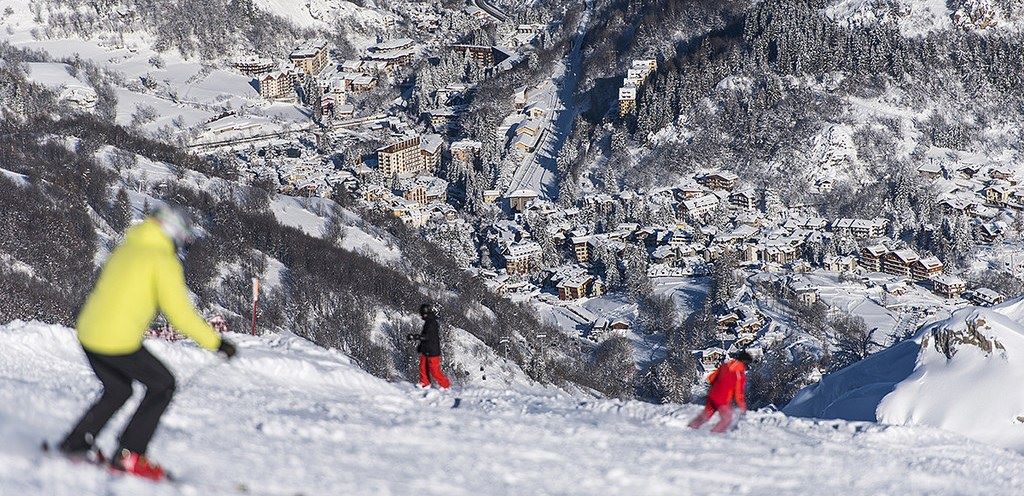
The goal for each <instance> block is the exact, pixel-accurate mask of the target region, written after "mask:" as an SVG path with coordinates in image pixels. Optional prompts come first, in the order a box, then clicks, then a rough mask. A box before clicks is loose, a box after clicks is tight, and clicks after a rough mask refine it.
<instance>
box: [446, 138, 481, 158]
mask: <svg viewBox="0 0 1024 496" xmlns="http://www.w3.org/2000/svg"><path fill="white" fill-rule="evenodd" d="M481 149H483V143H481V142H479V141H472V140H468V139H464V140H459V141H456V142H455V143H452V146H451V152H452V158H453V159H455V160H458V161H461V162H472V161H473V160H474V159H475V158H476V157H477V156H479V155H480V150H481Z"/></svg>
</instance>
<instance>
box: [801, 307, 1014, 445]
mask: <svg viewBox="0 0 1024 496" xmlns="http://www.w3.org/2000/svg"><path fill="white" fill-rule="evenodd" d="M1021 360H1024V298H1021V299H1017V300H1014V301H1011V302H1008V303H1004V304H1002V305H1000V306H998V307H994V308H991V309H988V308H979V307H968V308H964V309H961V310H958V311H956V312H954V313H953V315H952V316H951V317H950V318H948V319H946V320H944V321H941V322H936V323H934V324H931V325H929V326H926V327H924V328H922V329H921V330H920V331H919V332H918V334H917V335H916V336H915V337H914V338H913V339H912V340H908V341H905V342H902V343H900V344H898V345H896V346H894V347H892V348H890V349H887V350H885V351H883V352H881V353H878V354H876V355H874V356H872V357H870V358H868V359H867V360H864V361H862V362H859V363H856V364H854V365H853V366H850V367H848V368H846V369H844V370H841V371H839V372H837V373H835V374H832V375H830V376H828V377H826V378H825V379H824V380H822V381H821V383H819V384H817V385H814V386H811V387H809V388H807V389H805V390H804V391H802V392H801V393H800V394H799V395H798V396H797V397H796V398H795V399H794V400H793V401H792V402H791V403H790V404H789V405H788V406H787V407H786V408H785V410H784V411H785V412H786V413H789V414H791V415H799V416H808V417H820V418H840V419H848V420H868V421H874V420H876V419H877V420H878V421H879V422H881V423H884V424H897V425H926V426H931V427H939V428H943V429H947V430H950V431H955V432H959V433H962V434H965V435H967V436H970V437H973V438H976V439H978V440H981V441H984V442H987V443H991V444H995V445H998V446H1004V447H1007V448H1011V449H1015V450H1018V451H1020V450H1024V422H1022V420H1021V416H1024V397H1022V396H1021V395H1019V394H1016V393H1015V392H1014V391H1013V388H1015V387H1016V385H1018V384H1021V383H1024V368H1022V367H1021Z"/></svg>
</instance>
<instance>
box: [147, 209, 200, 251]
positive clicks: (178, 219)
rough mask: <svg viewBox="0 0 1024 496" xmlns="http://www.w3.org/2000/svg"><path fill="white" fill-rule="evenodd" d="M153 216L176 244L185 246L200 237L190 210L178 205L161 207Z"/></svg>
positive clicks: (181, 246) (178, 246)
mask: <svg viewBox="0 0 1024 496" xmlns="http://www.w3.org/2000/svg"><path fill="white" fill-rule="evenodd" d="M153 218H154V219H156V221H157V222H159V223H160V227H161V228H163V230H164V233H166V234H167V236H169V237H170V238H171V240H172V241H174V246H176V247H177V248H184V247H187V246H188V245H190V244H192V242H193V241H195V240H196V237H198V236H197V235H198V232H197V231H196V226H195V223H193V222H192V216H191V215H189V213H188V211H186V210H185V209H184V208H181V207H179V206H176V205H164V206H162V207H160V208H159V209H158V210H157V211H156V214H154V215H153Z"/></svg>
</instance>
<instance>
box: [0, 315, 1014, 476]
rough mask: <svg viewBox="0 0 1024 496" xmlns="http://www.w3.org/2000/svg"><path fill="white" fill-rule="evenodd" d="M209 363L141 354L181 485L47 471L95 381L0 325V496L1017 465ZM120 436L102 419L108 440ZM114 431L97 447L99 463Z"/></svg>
mask: <svg viewBox="0 0 1024 496" xmlns="http://www.w3.org/2000/svg"><path fill="white" fill-rule="evenodd" d="M232 338H233V339H235V340H236V341H237V342H239V345H240V350H241V351H240V354H239V357H238V358H237V359H236V360H235V361H233V362H230V363H223V362H220V361H219V359H217V358H215V357H214V356H212V355H210V354H209V353H207V352H205V351H202V350H200V349H198V348H197V347H195V346H193V345H191V344H190V343H187V342H178V343H167V342H154V341H150V342H148V346H150V347H151V349H152V350H153V351H154V353H155V354H157V355H158V356H160V357H161V358H162V359H164V360H165V361H166V362H167V363H168V364H169V366H170V367H171V368H172V369H173V370H174V371H175V373H176V374H177V375H178V379H179V387H178V393H177V397H176V399H175V402H174V403H173V404H172V406H171V408H170V410H169V411H168V414H167V415H166V416H165V418H164V423H163V426H162V427H161V430H160V431H159V432H158V434H157V437H156V438H155V440H154V443H153V445H152V447H151V455H152V456H153V457H154V458H155V459H156V460H158V461H160V462H162V463H164V464H165V465H166V466H168V467H170V468H172V469H174V470H175V471H176V472H177V474H178V475H179V477H180V478H181V479H183V481H184V482H182V483H181V484H180V485H153V484H150V483H148V482H144V481H140V480H134V479H128V478H123V477H115V476H110V475H107V474H106V473H105V472H102V471H99V470H97V469H95V468H92V467H88V466H79V465H73V464H69V463H67V462H64V461H62V460H59V459H55V458H47V457H44V456H41V455H40V454H39V453H38V452H37V446H38V444H39V442H40V441H41V440H42V439H44V438H46V439H56V438H59V436H60V435H62V434H63V431H64V429H66V428H67V427H68V426H69V424H70V423H71V422H73V421H74V419H75V417H76V416H77V415H78V414H79V413H80V412H81V410H82V409H83V408H84V407H85V406H86V404H87V403H88V402H89V401H90V400H91V399H92V398H93V396H94V394H95V392H96V390H97V389H98V384H97V383H96V382H95V381H94V380H93V379H92V377H91V373H90V372H89V370H88V368H87V367H86V365H85V363H84V359H83V357H82V356H81V353H80V351H79V349H78V347H77V345H76V344H75V341H74V336H73V334H72V332H71V331H70V330H68V329H65V328H61V327H57V326H49V325H44V324H37V323H29V324H24V323H17V322H16V323H12V324H9V325H6V326H0V350H2V354H0V356H2V357H3V359H2V360H0V438H2V439H3V440H4V442H3V443H0V494H5V495H7V494H10V495H27V494H47V495H75V496H78V495H83V494H105V495H138V494H155V495H163V494H166V495H170V494H202V495H212V494H230V493H233V492H235V491H236V488H237V484H238V483H244V484H245V485H246V486H247V487H248V489H249V493H250V494H267V495H275V494H298V493H301V494H306V495H311V494H445V495H457V494H488V495H493V494H773V495H784V494H844V495H849V494H871V495H877V494H896V493H898V494H986V495H994V494H1015V493H1016V492H1017V491H1018V490H1019V488H1020V487H1021V485H1022V484H1024V458H1022V457H1021V455H1019V454H1017V453H1014V452H1009V451H1004V450H1001V449H998V448H994V447H990V446H986V445H983V444H980V443H976V442H973V441H969V440H966V439H964V438H961V437H958V436H957V435H955V434H952V433H948V432H944V431H939V430H933V429H929V428H912V427H887V426H880V425H876V424H871V423H863V422H844V421H813V420H803V419H795V418H788V417H785V416H783V415H782V414H780V413H768V412H755V413H752V414H750V415H748V417H747V419H746V420H745V421H744V422H743V423H742V424H741V426H740V428H739V429H738V430H737V431H735V432H733V433H730V434H728V435H725V436H715V435H711V434H709V433H707V432H694V431H690V430H688V429H687V428H686V427H685V424H686V422H687V420H688V418H689V417H690V416H691V415H693V414H695V413H696V411H697V409H698V407H697V406H694V405H686V406H677V405H650V404H644V403H637V402H626V403H622V402H618V401H604V400H591V399H586V398H578V397H569V396H567V395H565V394H563V393H560V392H556V391H552V390H548V389H542V388H539V387H529V386H523V385H520V386H517V387H513V388H511V389H487V388H480V387H474V388H469V389H465V390H463V391H461V393H460V395H461V397H462V398H463V400H464V401H463V402H462V406H460V407H459V408H457V409H452V408H450V405H451V395H450V394H449V395H443V394H440V393H438V392H436V391H432V392H429V393H424V392H421V391H418V390H414V389H412V388H411V387H410V386H409V385H408V384H394V383H387V382H384V381H382V380H379V379H376V378H373V377H371V376H369V375H368V374H366V373H364V372H363V371H361V370H360V369H358V368H357V367H356V366H355V365H353V364H352V363H350V361H349V360H348V359H347V358H346V357H345V356H343V355H342V354H340V353H337V352H335V351H330V350H323V349H320V348H317V347H315V346H313V345H311V344H309V343H307V342H305V341H303V340H301V339H299V338H296V337H294V336H290V335H271V336H264V337H259V338H254V337H248V336H244V335H234V336H232ZM125 421H126V418H125V415H124V414H122V415H120V416H118V417H116V418H115V420H114V422H113V426H112V428H113V430H116V429H117V428H119V427H120V426H122V425H123V424H124V422H125ZM114 442H115V441H114V434H113V433H112V432H110V431H107V432H104V433H103V434H102V435H101V436H100V438H99V443H100V445H101V446H102V447H104V448H106V449H108V450H109V449H110V448H111V447H112V445H113V444H114Z"/></svg>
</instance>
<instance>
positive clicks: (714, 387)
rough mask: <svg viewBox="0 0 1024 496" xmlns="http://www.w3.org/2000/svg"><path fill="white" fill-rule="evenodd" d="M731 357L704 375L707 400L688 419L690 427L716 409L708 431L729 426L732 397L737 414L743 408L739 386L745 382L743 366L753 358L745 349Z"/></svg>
mask: <svg viewBox="0 0 1024 496" xmlns="http://www.w3.org/2000/svg"><path fill="white" fill-rule="evenodd" d="M732 358H733V359H732V360H729V361H727V362H725V363H723V364H722V365H720V366H719V367H718V368H717V369H715V371H714V372H712V373H711V375H710V376H708V382H710V383H711V389H710V390H709V391H708V401H707V403H706V404H705V405H704V410H703V411H702V412H700V414H699V415H697V416H696V417H694V419H693V420H691V421H690V428H691V429H698V428H700V426H702V425H704V424H705V423H706V422H707V421H708V420H711V416H712V415H714V414H715V412H718V415H719V420H718V423H717V424H715V426H714V427H713V428H712V429H711V432H725V431H726V430H728V429H729V428H730V427H731V426H732V418H733V408H732V402H733V400H735V401H736V405H737V406H738V407H739V409H740V414H741V415H742V414H744V413H746V412H747V400H746V399H745V398H744V397H743V389H744V387H745V386H746V384H747V366H748V365H750V362H752V361H754V358H753V357H752V356H750V353H747V351H746V350H740V351H737V352H736V353H733V354H732Z"/></svg>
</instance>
